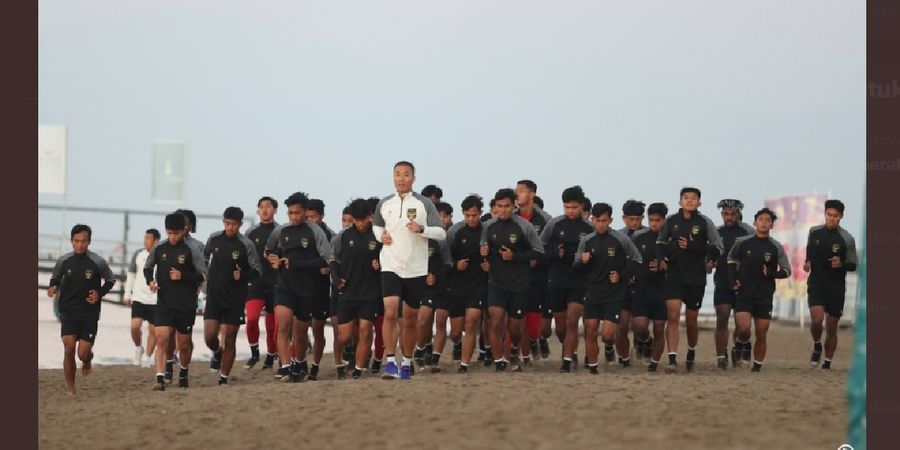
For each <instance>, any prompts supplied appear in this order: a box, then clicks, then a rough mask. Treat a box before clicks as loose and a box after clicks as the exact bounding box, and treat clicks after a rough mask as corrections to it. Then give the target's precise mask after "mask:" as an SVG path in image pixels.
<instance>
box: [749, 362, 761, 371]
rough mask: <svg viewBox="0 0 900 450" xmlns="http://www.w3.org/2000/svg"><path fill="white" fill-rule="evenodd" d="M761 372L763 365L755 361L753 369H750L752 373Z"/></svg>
mask: <svg viewBox="0 0 900 450" xmlns="http://www.w3.org/2000/svg"><path fill="white" fill-rule="evenodd" d="M760 370H762V364H760V363H758V362H756V361H754V362H753V367H752V368H751V369H750V371H751V372H759V371H760Z"/></svg>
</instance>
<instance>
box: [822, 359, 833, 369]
mask: <svg viewBox="0 0 900 450" xmlns="http://www.w3.org/2000/svg"><path fill="white" fill-rule="evenodd" d="M822 369H823V370H831V361H829V360H827V359H826V360H825V362H823V363H822Z"/></svg>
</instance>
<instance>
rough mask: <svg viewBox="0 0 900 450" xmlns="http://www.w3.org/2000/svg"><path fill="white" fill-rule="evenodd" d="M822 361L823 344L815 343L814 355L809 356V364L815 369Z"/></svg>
mask: <svg viewBox="0 0 900 450" xmlns="http://www.w3.org/2000/svg"><path fill="white" fill-rule="evenodd" d="M820 361H822V343H821V342H818V343H814V344H813V351H812V355H810V356H809V363H810V364H811V365H812V366H813V367H815V366H818V365H819V362H820Z"/></svg>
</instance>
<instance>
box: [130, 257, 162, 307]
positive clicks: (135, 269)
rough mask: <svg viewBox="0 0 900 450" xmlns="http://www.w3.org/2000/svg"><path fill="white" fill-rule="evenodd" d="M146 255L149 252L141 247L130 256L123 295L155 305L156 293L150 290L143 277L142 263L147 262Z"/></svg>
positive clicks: (135, 300)
mask: <svg viewBox="0 0 900 450" xmlns="http://www.w3.org/2000/svg"><path fill="white" fill-rule="evenodd" d="M148 256H150V252H148V251H147V249H145V248H142V249H140V250H139V251H137V252H135V253H134V256H132V257H131V264H130V265H129V266H128V277H127V278H126V279H125V297H130V298H131V301H134V302H141V303H143V304H145V305H155V304H156V294H154V293H153V292H150V286H147V280H145V279H144V265H145V264H146V263H147V257H148ZM154 270H156V269H154Z"/></svg>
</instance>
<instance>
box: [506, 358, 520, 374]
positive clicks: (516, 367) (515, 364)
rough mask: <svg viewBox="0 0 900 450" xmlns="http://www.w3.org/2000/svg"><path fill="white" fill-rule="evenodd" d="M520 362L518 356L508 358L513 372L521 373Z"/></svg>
mask: <svg viewBox="0 0 900 450" xmlns="http://www.w3.org/2000/svg"><path fill="white" fill-rule="evenodd" d="M521 361H522V360H521V359H520V358H519V357H518V356H511V357H510V358H509V366H510V367H511V368H512V371H513V372H521V371H522V362H521Z"/></svg>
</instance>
